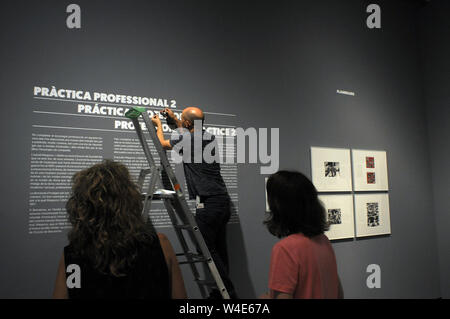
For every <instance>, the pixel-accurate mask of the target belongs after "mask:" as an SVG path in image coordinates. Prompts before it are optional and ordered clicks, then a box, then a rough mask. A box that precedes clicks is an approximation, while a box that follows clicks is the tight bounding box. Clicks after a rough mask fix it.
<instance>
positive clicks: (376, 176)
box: [352, 150, 389, 191]
mask: <svg viewBox="0 0 450 319" xmlns="http://www.w3.org/2000/svg"><path fill="white" fill-rule="evenodd" d="M352 163H353V185H354V190H355V191H387V190H389V183H388V172H387V159H386V152H385V151H367V150H352Z"/></svg>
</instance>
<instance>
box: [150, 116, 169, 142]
mask: <svg viewBox="0 0 450 319" xmlns="http://www.w3.org/2000/svg"><path fill="white" fill-rule="evenodd" d="M152 122H153V124H155V126H156V135H157V136H158V139H159V142H160V143H161V145H162V147H163V149H165V150H171V149H172V145H171V144H170V140H166V139H165V138H164V133H163V130H162V124H161V119H160V118H159V115H158V114H156V115H154V116H153V117H152Z"/></svg>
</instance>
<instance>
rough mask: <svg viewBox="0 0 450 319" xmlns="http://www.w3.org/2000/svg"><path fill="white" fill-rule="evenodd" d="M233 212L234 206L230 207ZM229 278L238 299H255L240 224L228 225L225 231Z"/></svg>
mask: <svg viewBox="0 0 450 319" xmlns="http://www.w3.org/2000/svg"><path fill="white" fill-rule="evenodd" d="M232 210H233V213H234V212H235V208H234V205H233V207H232ZM227 241H228V255H229V262H230V278H231V281H232V282H233V284H234V287H235V290H236V293H237V295H238V297H239V298H241V299H243V298H247V299H253V298H256V293H255V288H254V287H253V284H252V282H251V278H250V274H249V272H248V263H247V252H246V250H245V245H244V236H243V235H242V228H241V224H240V223H239V224H229V225H228V229H227Z"/></svg>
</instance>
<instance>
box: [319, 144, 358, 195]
mask: <svg viewBox="0 0 450 319" xmlns="http://www.w3.org/2000/svg"><path fill="white" fill-rule="evenodd" d="M311 175H312V182H313V184H314V186H315V187H316V189H317V191H318V192H351V191H352V168H351V161H350V149H345V148H325V147H314V146H313V147H311Z"/></svg>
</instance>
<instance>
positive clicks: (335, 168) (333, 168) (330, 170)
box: [324, 162, 341, 177]
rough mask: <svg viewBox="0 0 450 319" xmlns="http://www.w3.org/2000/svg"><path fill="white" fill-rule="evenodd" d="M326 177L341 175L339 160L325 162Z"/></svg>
mask: <svg viewBox="0 0 450 319" xmlns="http://www.w3.org/2000/svg"><path fill="white" fill-rule="evenodd" d="M324 166H325V177H336V176H339V175H340V172H341V170H340V168H339V162H325V163H324Z"/></svg>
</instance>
